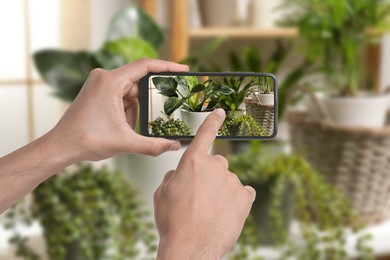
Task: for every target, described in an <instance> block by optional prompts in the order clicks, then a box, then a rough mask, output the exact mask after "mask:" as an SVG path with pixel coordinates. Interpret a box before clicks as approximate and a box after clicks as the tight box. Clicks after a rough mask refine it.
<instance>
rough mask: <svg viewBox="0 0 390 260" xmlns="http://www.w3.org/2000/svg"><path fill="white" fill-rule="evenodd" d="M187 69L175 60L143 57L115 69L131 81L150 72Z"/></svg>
mask: <svg viewBox="0 0 390 260" xmlns="http://www.w3.org/2000/svg"><path fill="white" fill-rule="evenodd" d="M188 70H189V68H188V66H187V65H183V64H179V63H176V62H172V61H164V60H155V59H148V58H143V59H140V60H137V61H135V62H132V63H129V64H126V65H124V66H122V67H120V68H118V69H117V70H116V71H117V72H118V73H119V74H120V75H124V76H126V77H128V78H129V79H130V80H131V81H132V82H138V81H139V80H140V79H141V78H142V77H144V76H146V75H147V74H148V73H150V72H187V71H188Z"/></svg>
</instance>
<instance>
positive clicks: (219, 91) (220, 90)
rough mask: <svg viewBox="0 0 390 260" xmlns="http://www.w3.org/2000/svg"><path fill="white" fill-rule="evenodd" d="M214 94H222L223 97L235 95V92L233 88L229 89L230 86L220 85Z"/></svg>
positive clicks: (214, 90)
mask: <svg viewBox="0 0 390 260" xmlns="http://www.w3.org/2000/svg"><path fill="white" fill-rule="evenodd" d="M213 93H214V94H221V95H230V94H232V93H234V90H233V89H232V88H229V87H228V86H225V85H222V84H220V85H217V86H216V87H214V89H213Z"/></svg>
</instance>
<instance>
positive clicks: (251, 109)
mask: <svg viewBox="0 0 390 260" xmlns="http://www.w3.org/2000/svg"><path fill="white" fill-rule="evenodd" d="M255 97H256V96H255ZM244 103H245V109H246V113H247V115H250V116H251V117H253V119H255V120H256V122H257V123H259V125H260V126H262V127H263V128H265V129H266V130H267V131H268V133H269V135H272V134H273V132H274V124H275V109H274V106H273V105H262V104H261V103H260V101H259V100H254V99H253V98H245V100H244Z"/></svg>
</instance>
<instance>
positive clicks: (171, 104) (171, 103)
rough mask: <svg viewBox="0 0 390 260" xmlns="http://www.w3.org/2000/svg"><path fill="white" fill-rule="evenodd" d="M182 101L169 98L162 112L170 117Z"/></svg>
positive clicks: (181, 99) (176, 98)
mask: <svg viewBox="0 0 390 260" xmlns="http://www.w3.org/2000/svg"><path fill="white" fill-rule="evenodd" d="M183 102H184V99H183V98H178V97H170V98H168V99H167V101H165V104H164V112H165V114H166V115H167V116H170V115H172V113H173V112H175V110H176V109H178V108H179V107H181V106H182V105H183Z"/></svg>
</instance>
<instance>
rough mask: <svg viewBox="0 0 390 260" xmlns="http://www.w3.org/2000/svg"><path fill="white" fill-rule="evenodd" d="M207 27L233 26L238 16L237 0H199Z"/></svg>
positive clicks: (203, 20)
mask: <svg viewBox="0 0 390 260" xmlns="http://www.w3.org/2000/svg"><path fill="white" fill-rule="evenodd" d="M199 4H200V11H201V13H202V22H203V24H204V26H206V27H231V26H232V25H233V23H234V19H235V17H236V11H237V8H236V0H199Z"/></svg>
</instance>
